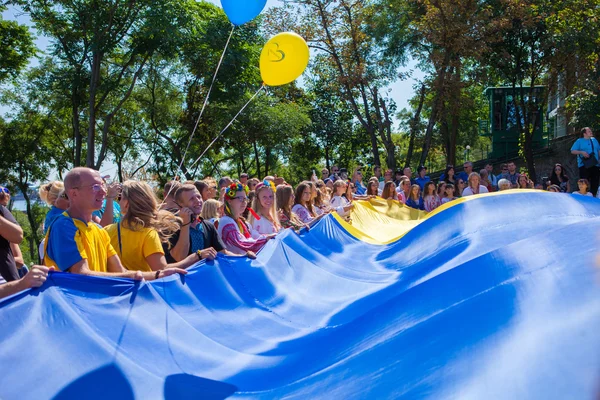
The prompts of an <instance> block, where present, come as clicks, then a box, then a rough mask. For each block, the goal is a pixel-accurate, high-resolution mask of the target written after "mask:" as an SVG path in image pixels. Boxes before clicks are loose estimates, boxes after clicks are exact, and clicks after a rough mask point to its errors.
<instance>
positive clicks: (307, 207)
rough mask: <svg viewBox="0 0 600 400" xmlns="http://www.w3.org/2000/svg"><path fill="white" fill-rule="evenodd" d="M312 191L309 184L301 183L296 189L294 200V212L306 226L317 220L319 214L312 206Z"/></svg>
mask: <svg viewBox="0 0 600 400" xmlns="http://www.w3.org/2000/svg"><path fill="white" fill-rule="evenodd" d="M311 199H312V190H311V187H310V185H309V182H307V181H305V182H302V183H300V184H299V185H298V186H297V187H296V193H295V198H294V202H295V203H294V207H292V212H293V213H294V214H296V215H297V216H298V218H299V219H300V221H302V222H303V223H305V224H308V223H310V222H312V221H313V220H314V219H315V218H317V216H318V215H317V213H316V212H315V210H314V207H313V204H312V201H311Z"/></svg>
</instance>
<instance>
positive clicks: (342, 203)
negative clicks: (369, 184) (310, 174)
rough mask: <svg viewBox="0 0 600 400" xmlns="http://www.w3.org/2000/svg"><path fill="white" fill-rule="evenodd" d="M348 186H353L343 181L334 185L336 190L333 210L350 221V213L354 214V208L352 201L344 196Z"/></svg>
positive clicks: (332, 205) (332, 199)
mask: <svg viewBox="0 0 600 400" xmlns="http://www.w3.org/2000/svg"><path fill="white" fill-rule="evenodd" d="M347 185H351V183H350V182H348V184H346V182H344V181H342V180H338V181H335V183H334V184H333V189H334V190H335V194H334V196H333V197H332V198H331V202H330V204H331V208H333V209H334V210H335V211H336V212H337V213H338V214H339V216H340V217H343V218H344V219H346V220H347V221H349V220H350V213H351V212H352V208H353V207H354V206H353V205H352V203H351V202H350V200H348V199H347V198H346V196H344V194H345V193H346V191H347Z"/></svg>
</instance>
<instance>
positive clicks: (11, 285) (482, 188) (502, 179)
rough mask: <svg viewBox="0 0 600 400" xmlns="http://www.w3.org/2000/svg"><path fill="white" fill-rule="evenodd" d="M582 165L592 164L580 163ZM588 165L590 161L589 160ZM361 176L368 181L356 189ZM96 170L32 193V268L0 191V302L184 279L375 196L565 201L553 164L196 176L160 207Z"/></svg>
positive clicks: (584, 159) (588, 146)
mask: <svg viewBox="0 0 600 400" xmlns="http://www.w3.org/2000/svg"><path fill="white" fill-rule="evenodd" d="M599 150H600V145H599V144H598V142H597V141H596V139H595V138H593V135H592V134H591V130H589V128H585V129H584V130H582V138H581V139H579V140H578V141H576V142H575V144H574V145H573V148H572V149H571V151H572V154H574V155H576V156H577V157H578V165H579V169H580V179H579V180H578V181H577V189H578V190H577V191H574V192H573V193H574V194H577V195H585V196H593V194H595V193H596V191H597V190H598V177H599V176H600V174H599V173H598V166H600V165H598V160H600V153H599ZM590 158H592V159H593V160H592V162H590V161H589V159H590ZM594 160H595V161H594ZM365 173H369V174H370V175H371V176H370V177H369V179H368V180H366V181H365V179H364V178H363V176H364V174H365ZM106 178H107V177H102V176H101V175H100V173H99V172H98V171H95V170H92V169H88V168H83V167H78V168H74V169H73V170H71V171H69V172H68V173H67V174H66V176H65V178H64V181H62V182H61V181H53V182H50V183H47V184H45V185H42V186H41V187H40V198H41V199H42V200H43V201H45V202H46V203H47V204H48V205H49V206H50V210H49V211H48V213H47V215H46V218H45V221H44V224H43V229H44V233H45V238H44V240H43V242H42V244H41V245H40V248H39V254H40V260H41V263H40V264H42V265H35V266H33V267H32V268H31V270H29V271H27V269H26V267H23V264H24V262H23V257H22V254H21V250H20V248H19V243H20V242H21V241H22V240H23V230H22V229H21V227H20V226H19V224H18V223H17V221H16V220H15V218H14V216H13V215H12V214H11V213H10V211H9V210H8V209H7V208H6V206H7V204H8V201H9V199H10V192H9V190H8V189H7V188H4V187H1V186H0V275H1V276H2V278H3V279H4V280H5V281H6V282H7V283H5V284H2V285H0V297H4V296H8V295H10V294H13V293H16V292H18V291H20V290H23V289H25V288H28V287H36V286H40V285H42V284H43V283H44V281H45V280H46V279H47V276H48V273H49V271H51V270H56V271H65V272H70V273H74V274H82V275H92V276H106V277H126V278H132V279H136V280H140V279H145V280H154V279H159V278H162V277H165V276H169V275H173V274H186V268H188V267H189V266H191V265H194V264H196V263H197V262H198V261H200V260H213V259H215V258H216V257H217V256H218V254H219V253H221V254H223V255H227V256H231V257H248V258H251V259H253V258H255V257H256V253H257V252H258V251H259V250H260V249H262V247H263V246H265V244H266V243H267V242H268V241H269V240H270V239H272V238H274V237H275V236H276V235H277V234H278V233H279V232H281V231H282V230H284V229H294V230H296V231H300V230H302V229H310V226H311V225H313V224H314V223H315V222H317V221H318V220H319V219H321V218H322V217H323V216H325V215H327V214H329V213H331V212H333V211H335V212H336V213H337V214H338V215H339V216H340V217H341V218H343V219H345V220H346V221H347V222H348V223H352V212H353V209H354V201H355V200H369V199H372V198H382V199H384V200H395V201H398V202H400V203H402V204H404V205H406V206H407V207H412V208H415V209H418V210H423V211H426V212H430V211H433V210H435V209H436V208H438V207H440V206H441V205H443V204H445V203H448V202H452V201H454V200H455V199H457V198H460V197H465V196H472V195H476V194H481V193H488V192H494V191H502V190H508V189H534V188H535V189H544V186H545V187H546V189H547V190H548V191H552V192H559V193H571V185H570V182H569V178H568V177H567V175H566V173H565V170H564V168H563V166H562V165H561V164H555V166H554V168H553V170H552V173H551V174H550V177H549V178H548V180H547V181H546V182H545V184H544V185H541V184H540V185H534V183H533V182H532V181H531V180H530V179H529V177H528V176H527V174H525V173H519V172H518V171H517V166H516V164H515V163H514V162H512V161H511V162H508V163H506V164H502V165H501V166H500V173H499V174H496V173H494V168H493V165H492V164H487V165H486V166H485V168H483V169H481V170H480V171H478V172H476V171H473V163H471V162H465V163H464V164H463V170H462V171H460V172H457V171H456V170H455V168H454V166H452V165H448V166H447V168H446V169H445V171H444V173H443V174H442V175H441V176H440V179H439V180H438V182H434V181H432V180H431V179H430V177H429V176H428V175H427V168H426V167H425V166H420V167H419V168H417V174H416V176H413V174H412V169H411V168H410V167H406V168H404V169H402V170H396V171H392V170H390V169H388V170H386V171H385V172H383V174H382V169H381V167H380V166H375V167H374V168H373V169H372V170H369V171H367V170H365V169H364V168H362V167H358V168H355V169H354V170H353V172H352V174H349V173H348V170H347V169H345V168H339V167H338V166H336V165H334V166H332V167H331V170H330V169H328V168H323V169H322V170H321V176H320V177H318V176H317V175H316V173H314V172H313V175H312V177H311V179H310V180H306V181H303V182H301V183H299V184H298V185H297V186H296V187H295V188H293V187H292V186H291V185H289V184H288V183H287V182H285V180H284V179H283V178H281V177H277V176H266V177H264V178H263V179H262V180H259V179H257V178H250V177H249V176H248V174H245V173H244V174H241V175H240V176H239V179H237V180H234V179H232V178H230V177H223V178H221V179H220V180H218V181H217V180H216V179H214V178H211V177H207V178H205V179H202V180H198V181H187V182H180V181H179V180H172V181H170V182H167V184H166V185H165V186H164V188H163V196H162V200H159V197H158V196H157V194H156V191H155V190H154V189H153V188H152V187H151V186H150V185H149V184H148V183H146V182H140V181H133V180H130V181H126V182H124V183H123V184H116V183H112V184H109V183H107V181H106Z"/></svg>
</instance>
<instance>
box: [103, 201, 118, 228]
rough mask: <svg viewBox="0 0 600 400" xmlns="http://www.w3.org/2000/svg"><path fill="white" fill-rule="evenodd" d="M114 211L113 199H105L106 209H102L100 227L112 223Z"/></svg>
mask: <svg viewBox="0 0 600 400" xmlns="http://www.w3.org/2000/svg"><path fill="white" fill-rule="evenodd" d="M114 209H115V208H114V203H113V199H112V198H109V197H107V198H106V208H105V209H104V214H102V219H101V220H100V226H101V227H103V228H104V227H107V226H108V225H110V224H112V223H113V213H114Z"/></svg>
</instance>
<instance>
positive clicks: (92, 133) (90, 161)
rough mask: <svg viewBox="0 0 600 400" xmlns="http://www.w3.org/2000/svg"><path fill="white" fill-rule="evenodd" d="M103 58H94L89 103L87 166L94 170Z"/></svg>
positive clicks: (97, 55) (95, 56)
mask: <svg viewBox="0 0 600 400" xmlns="http://www.w3.org/2000/svg"><path fill="white" fill-rule="evenodd" d="M101 61H102V57H101V55H100V53H98V52H94V55H93V58H92V71H91V77H90V101H89V113H90V126H89V128H88V137H87V157H86V163H85V165H86V166H87V167H88V168H94V164H95V163H94V161H95V156H96V154H95V151H94V146H95V141H96V93H97V92H98V85H99V84H100V63H101Z"/></svg>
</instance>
